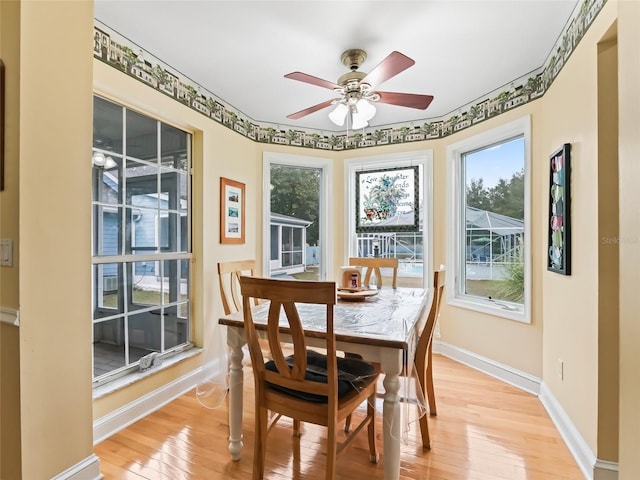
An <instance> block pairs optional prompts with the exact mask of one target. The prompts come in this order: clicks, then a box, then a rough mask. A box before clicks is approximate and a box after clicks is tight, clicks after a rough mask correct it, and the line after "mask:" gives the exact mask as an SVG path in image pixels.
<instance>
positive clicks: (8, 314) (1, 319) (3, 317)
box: [0, 307, 20, 327]
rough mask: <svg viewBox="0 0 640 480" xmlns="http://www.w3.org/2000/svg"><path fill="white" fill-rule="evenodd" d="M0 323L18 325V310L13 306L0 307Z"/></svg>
mask: <svg viewBox="0 0 640 480" xmlns="http://www.w3.org/2000/svg"><path fill="white" fill-rule="evenodd" d="M0 323H9V324H11V325H14V326H16V327H19V326H20V312H18V310H16V309H13V308H6V307H0Z"/></svg>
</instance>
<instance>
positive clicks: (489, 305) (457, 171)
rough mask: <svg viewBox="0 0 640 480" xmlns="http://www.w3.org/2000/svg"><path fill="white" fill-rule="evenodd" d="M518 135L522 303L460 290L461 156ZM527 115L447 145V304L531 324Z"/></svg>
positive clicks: (462, 267)
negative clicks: (521, 167) (522, 227)
mask: <svg viewBox="0 0 640 480" xmlns="http://www.w3.org/2000/svg"><path fill="white" fill-rule="evenodd" d="M520 135H522V136H523V137H524V224H525V231H524V253H523V256H524V272H525V280H524V303H523V304H522V307H520V306H519V305H520V304H515V303H510V302H506V301H499V302H497V301H492V300H490V299H484V298H480V297H476V296H472V295H467V294H465V293H464V288H463V287H464V286H463V285H462V283H463V279H464V278H465V269H466V246H465V241H464V238H465V236H464V233H465V230H466V226H465V225H463V224H462V223H463V222H464V214H463V208H464V205H463V197H464V196H463V193H464V185H462V181H463V177H462V174H463V172H462V168H463V167H462V161H463V160H462V157H463V155H464V154H466V153H468V152H471V151H473V150H478V149H482V148H485V147H489V146H491V145H495V144H496V143H501V142H504V141H506V140H509V139H511V138H514V137H517V136H520ZM530 165H531V116H530V115H527V116H525V117H522V118H520V119H517V120H514V121H512V122H509V123H506V124H504V125H501V126H499V127H496V128H494V129H491V130H489V131H487V132H483V133H480V134H478V135H474V136H472V137H469V138H466V139H464V140H461V141H459V142H456V143H453V144H451V145H449V146H447V185H448V187H449V188H448V198H447V222H448V223H447V246H448V248H447V265H448V266H449V267H450V272H451V274H449V273H448V274H447V280H448V281H447V287H446V289H447V303H448V304H449V305H453V306H456V307H462V308H467V309H470V310H475V311H478V312H482V313H487V314H490V315H494V316H498V317H504V318H507V319H510V320H516V321H519V322H523V323H531V251H532V250H531V214H530V211H531V169H530Z"/></svg>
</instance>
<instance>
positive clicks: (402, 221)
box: [356, 166, 420, 233]
mask: <svg viewBox="0 0 640 480" xmlns="http://www.w3.org/2000/svg"><path fill="white" fill-rule="evenodd" d="M419 194H420V189H419V174H418V167H417V166H410V167H398V168H384V169H372V170H362V171H360V172H356V232H357V233H379V232H417V231H418V230H419V228H420V211H419V207H420V205H419V203H420V202H419Z"/></svg>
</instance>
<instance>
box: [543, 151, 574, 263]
mask: <svg viewBox="0 0 640 480" xmlns="http://www.w3.org/2000/svg"><path fill="white" fill-rule="evenodd" d="M549 163H550V164H549V225H548V230H549V236H548V246H547V247H548V252H547V270H550V271H552V272H556V273H560V274H562V275H571V145H570V144H569V143H565V144H564V145H563V146H562V147H560V148H559V149H558V150H556V151H555V152H553V154H552V155H551V157H550V161H549Z"/></svg>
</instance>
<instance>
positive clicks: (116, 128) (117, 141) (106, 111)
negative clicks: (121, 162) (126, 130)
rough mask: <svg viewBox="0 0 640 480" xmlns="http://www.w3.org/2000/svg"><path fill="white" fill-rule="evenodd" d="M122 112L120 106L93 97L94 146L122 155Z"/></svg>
mask: <svg viewBox="0 0 640 480" xmlns="http://www.w3.org/2000/svg"><path fill="white" fill-rule="evenodd" d="M122 111H123V108H122V107H121V106H120V105H116V104H115V103H111V102H109V101H107V100H104V99H102V98H100V97H93V146H94V147H95V148H100V149H103V150H109V151H112V152H115V153H122Z"/></svg>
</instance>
